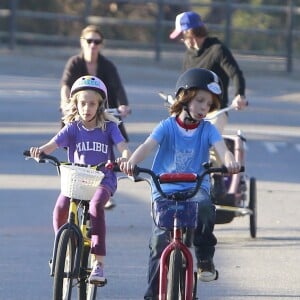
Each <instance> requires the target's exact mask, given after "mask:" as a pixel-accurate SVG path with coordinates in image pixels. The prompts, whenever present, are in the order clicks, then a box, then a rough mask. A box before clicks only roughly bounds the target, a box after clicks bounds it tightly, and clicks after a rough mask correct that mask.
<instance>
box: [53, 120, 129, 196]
mask: <svg viewBox="0 0 300 300" xmlns="http://www.w3.org/2000/svg"><path fill="white" fill-rule="evenodd" d="M54 141H55V143H56V144H57V145H58V147H68V160H69V161H70V162H74V163H81V164H88V165H97V164H99V163H101V162H106V161H107V160H111V161H114V160H115V156H114V152H113V146H114V145H116V144H118V143H120V142H122V141H124V138H123V136H122V134H121V132H120V130H119V128H118V125H117V124H116V123H114V122H111V121H107V123H106V129H105V130H102V129H100V128H94V129H86V128H85V127H84V126H83V124H82V123H81V122H80V121H75V122H72V123H70V124H68V125H67V126H65V127H64V128H62V129H61V130H60V131H59V132H58V133H57V135H56V136H55V137H54ZM102 172H103V173H104V174H105V177H104V178H103V180H102V182H101V184H104V185H106V186H107V187H108V188H109V189H110V190H111V192H112V194H113V193H114V192H115V190H116V188H117V178H116V175H115V173H114V172H112V171H110V170H108V169H105V168H103V169H102Z"/></svg>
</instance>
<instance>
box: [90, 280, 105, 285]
mask: <svg viewBox="0 0 300 300" xmlns="http://www.w3.org/2000/svg"><path fill="white" fill-rule="evenodd" d="M89 283H90V284H94V285H96V286H97V287H103V286H105V285H106V284H107V279H105V281H103V282H99V281H89Z"/></svg>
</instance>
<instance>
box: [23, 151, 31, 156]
mask: <svg viewBox="0 0 300 300" xmlns="http://www.w3.org/2000/svg"><path fill="white" fill-rule="evenodd" d="M23 155H24V156H31V155H30V151H29V150H25V151H24V152H23Z"/></svg>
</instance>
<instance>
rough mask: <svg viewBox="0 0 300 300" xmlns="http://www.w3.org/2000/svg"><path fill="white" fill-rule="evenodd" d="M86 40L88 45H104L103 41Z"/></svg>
mask: <svg viewBox="0 0 300 300" xmlns="http://www.w3.org/2000/svg"><path fill="white" fill-rule="evenodd" d="M84 40H86V42H87V43H88V44H92V43H94V44H95V45H100V44H102V40H96V39H85V38H84Z"/></svg>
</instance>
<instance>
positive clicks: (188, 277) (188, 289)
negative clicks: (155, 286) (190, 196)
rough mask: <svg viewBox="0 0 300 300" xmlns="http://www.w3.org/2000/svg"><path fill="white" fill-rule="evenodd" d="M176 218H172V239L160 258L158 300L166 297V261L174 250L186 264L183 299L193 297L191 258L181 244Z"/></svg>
mask: <svg viewBox="0 0 300 300" xmlns="http://www.w3.org/2000/svg"><path fill="white" fill-rule="evenodd" d="M176 224H177V217H175V218H174V229H173V239H172V241H171V242H170V244H169V245H168V246H167V247H166V248H165V249H164V251H163V253H162V255H161V258H160V274H159V279H160V281H159V300H165V299H166V295H167V274H168V261H169V258H170V255H171V252H172V251H173V250H174V249H179V250H180V251H181V253H182V254H183V256H184V259H185V263H186V272H185V298H184V299H187V300H188V299H192V297H193V278H194V271H193V256H192V254H191V252H190V250H189V249H188V247H187V246H186V245H185V244H184V243H183V242H182V235H183V233H182V229H181V228H179V227H177V225H176Z"/></svg>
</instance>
